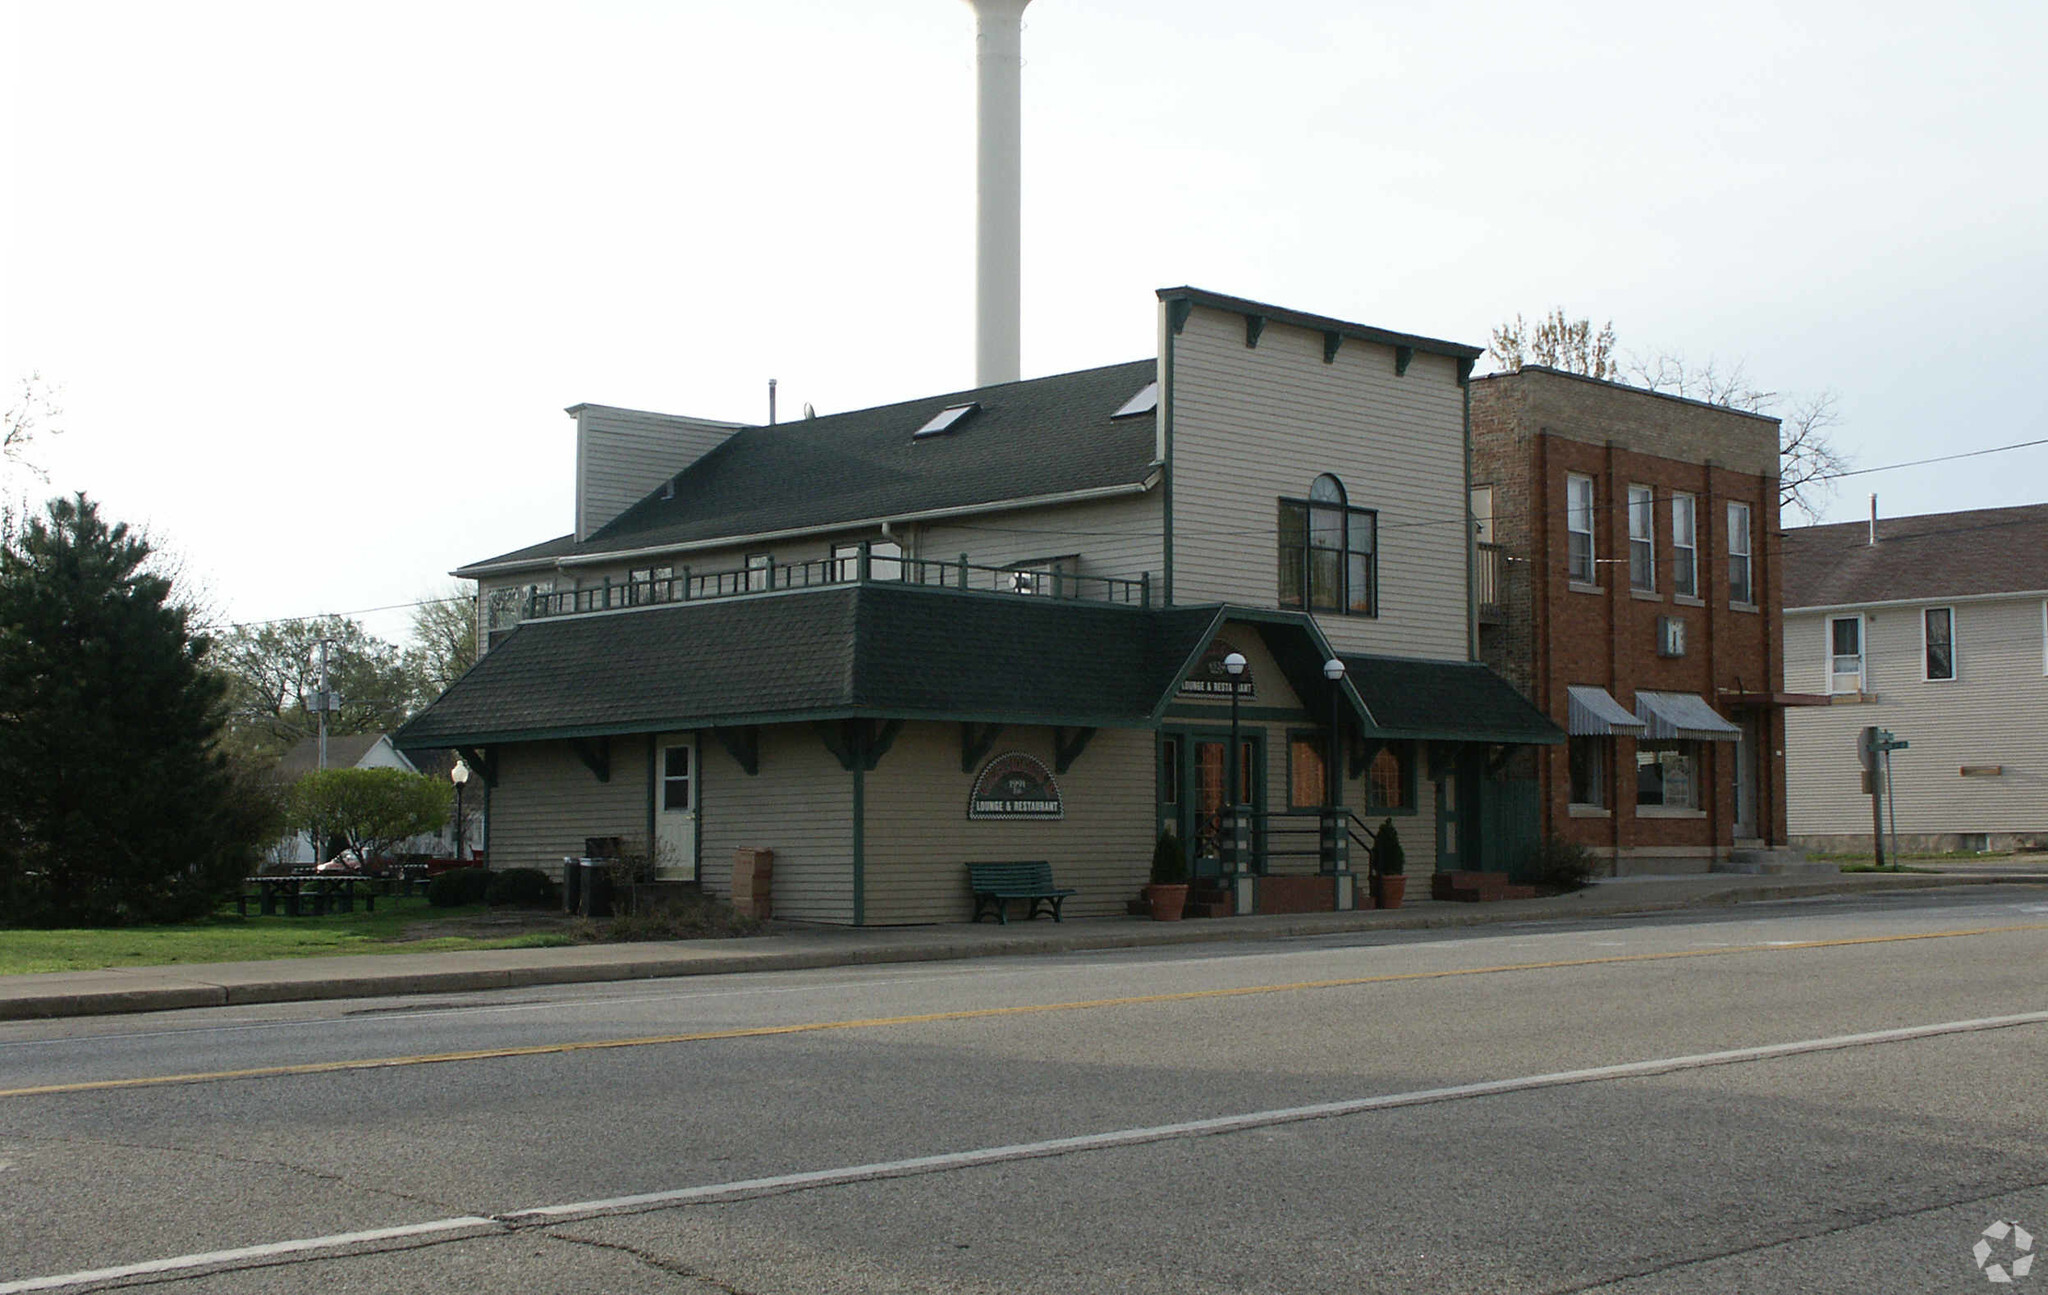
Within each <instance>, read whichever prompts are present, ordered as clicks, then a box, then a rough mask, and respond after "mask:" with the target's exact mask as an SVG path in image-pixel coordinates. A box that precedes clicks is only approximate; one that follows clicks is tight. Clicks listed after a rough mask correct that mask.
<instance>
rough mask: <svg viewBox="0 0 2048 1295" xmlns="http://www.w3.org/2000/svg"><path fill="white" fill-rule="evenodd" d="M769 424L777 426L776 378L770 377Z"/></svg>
mask: <svg viewBox="0 0 2048 1295" xmlns="http://www.w3.org/2000/svg"><path fill="white" fill-rule="evenodd" d="M768 425H769V426H770V427H773V426H775V379H773V378H770V379H768Z"/></svg>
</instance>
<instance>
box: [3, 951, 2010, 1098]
mask: <svg viewBox="0 0 2048 1295" xmlns="http://www.w3.org/2000/svg"><path fill="white" fill-rule="evenodd" d="M2029 931H2048V922H2032V923H2024V924H2016V925H2012V926H1980V927H1971V928H1966V929H1962V930H1954V931H1921V932H1916V933H1913V934H1910V935H1866V936H1858V937H1855V938H1853V939H1841V940H1802V941H1798V942H1795V943H1790V944H1780V943H1772V944H1739V945H1731V946H1728V947H1725V948H1717V949H1677V950H1672V951H1670V952H1667V953H1623V954H1613V955H1610V956H1608V957H1601V958H1563V959H1557V960H1553V961H1549V962H1510V963H1503V964H1501V965H1499V966H1492V967H1455V968H1451V969H1448V970H1443V971H1403V972H1392V973H1389V974H1386V975H1379V976H1347V977H1344V978H1343V979H1339V980H1297V981H1291V982H1289V983H1287V984H1281V985H1242V986H1239V987H1237V988H1234V989H1189V990H1181V991H1178V992H1175V993H1171V994H1132V995H1128V996H1125V997H1121V998H1089V999H1081V1000H1078V1001H1073V1002H1065V1003H1027V1004H1023V1005H1021V1006H1016V1007H971V1008H963V1009H960V1010H958V1011H951V1012H920V1013H917V1014H915V1015H910V1016H873V1017H866V1018H862V1019H859V1020H851V1021H806V1022H802V1023H800V1024H796V1025H749V1026H741V1027H738V1028H735V1029H729V1030H698V1031H693V1032H691V1033H688V1034H651V1035H643V1036H640V1037H637V1038H626V1039H587V1040H581V1041H576V1042H569V1043H536V1044H528V1045H524V1046H520V1047H509V1048H475V1049H471V1050H469V1051H465V1052H433V1053H421V1054H418V1055H414V1056H402V1057H365V1058H361V1059H358V1060H353V1061H313V1062H306V1063H304V1064H302V1065H295V1066H252V1067H250V1068H248V1069H244V1070H212V1071H199V1072H195V1073H191V1074H182V1075H147V1076H143V1077H140V1078H135V1079H93V1080H84V1081H81V1082H78V1083H70V1084H40V1085H37V1086H35V1087H31V1088H0V1098H8V1097H48V1096H53V1095H56V1094H60V1093H96V1092H107V1091H111V1090H114V1089H121V1088H155V1087H159V1086H162V1085H166V1084H202V1083H214V1082H219V1081H222V1080H229V1079H271V1078H278V1077H282V1076H287V1075H329V1074H338V1073H342V1072H345V1071H350V1070H380V1069H383V1068H385V1067H388V1066H433V1065H442V1064H445V1063H448V1062H455V1061H494V1060H499V1059H503V1058H511V1057H546V1056H556V1055H562V1054H566V1053H572V1052H596V1051H600V1050H603V1049H608V1048H651V1047H661V1046H663V1045H667V1044H676V1043H710V1042H716V1041H719V1040H722V1039H765V1038H774V1037H776V1036H778V1035H787V1034H818V1033H822V1032H824V1031H827V1030H873V1029H883V1028H887V1027H889V1026H895V1025H928V1024H932V1023H934V1022H938V1021H972V1020H982V1019H989V1018H994V1017H1002V1016H1025V1015H1031V1014H1035V1013H1045V1012H1077V1011H1091V1010H1094V1009H1097V1008H1104V1007H1139V1006H1144V1005H1146V1004H1149V1003H1187V1002H1194V1001H1197V1000H1200V999H1210V998H1245V997H1249V996H1251V995H1254V994H1290V993H1299V992H1302V991H1304V990H1313V989H1349V988H1353V987H1356V986H1359V985H1388V984H1398V983H1401V982H1404V981H1418V980H1449V979H1453V978H1455V977H1459V976H1498V975H1505V974H1508V973H1511V972H1520V971H1554V970H1561V969H1565V968H1570V967H1610V966H1615V965H1618V964H1623V963H1634V962H1668V961H1674V960H1676V959H1680V958H1725V957H1729V956H1731V955H1735V954H1745V953H1795V952H1800V951H1803V950H1809V949H1842V948H1851V947H1854V946H1858V945H1870V944H1902V943H1906V942H1909V941H1914V940H1955V939H1966V938H1970V937H1973V936H1983V935H2012V934H2017V933H2021V932H2029Z"/></svg>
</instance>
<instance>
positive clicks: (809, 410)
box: [804, 400, 818, 418]
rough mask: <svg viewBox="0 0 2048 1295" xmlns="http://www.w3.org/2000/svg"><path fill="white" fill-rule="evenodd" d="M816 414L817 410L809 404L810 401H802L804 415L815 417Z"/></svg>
mask: <svg viewBox="0 0 2048 1295" xmlns="http://www.w3.org/2000/svg"><path fill="white" fill-rule="evenodd" d="M817 416H818V411H817V410H816V409H814V408H813V407H812V406H811V402H810V401H808V400H806V401H804V417H805V418H816V417H817Z"/></svg>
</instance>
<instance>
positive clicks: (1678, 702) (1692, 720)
mask: <svg viewBox="0 0 2048 1295" xmlns="http://www.w3.org/2000/svg"><path fill="white" fill-rule="evenodd" d="M1636 714H1638V715H1640V716H1642V718H1643V722H1644V724H1645V725H1646V726H1647V727H1646V728H1645V730H1644V732H1643V736H1644V737H1646V738H1649V739H1650V740H1652V741H1660V740H1666V741H1668V740H1670V739H1673V738H1681V739H1689V740H1691V741H1695V742H1733V741H1735V740H1736V739H1737V738H1740V737H1741V736H1742V730H1741V729H1739V728H1737V727H1736V726H1735V725H1733V724H1730V723H1729V722H1728V721H1727V720H1725V719H1722V718H1721V717H1720V716H1719V715H1717V714H1715V713H1714V708H1713V707H1712V706H1709V705H1707V701H1706V698H1704V697H1702V696H1700V695H1699V694H1698V693H1694V692H1642V691H1638V692H1637V693H1636Z"/></svg>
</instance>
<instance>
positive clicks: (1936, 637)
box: [1920, 607, 1956, 679]
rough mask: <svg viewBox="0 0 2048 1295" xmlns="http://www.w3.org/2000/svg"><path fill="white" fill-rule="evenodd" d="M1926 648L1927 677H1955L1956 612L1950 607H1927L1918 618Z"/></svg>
mask: <svg viewBox="0 0 2048 1295" xmlns="http://www.w3.org/2000/svg"><path fill="white" fill-rule="evenodd" d="M1920 629H1921V634H1922V636H1923V638H1924V639H1925V645H1926V649H1927V677H1928V678H1929V679H1953V678H1955V677H1956V613H1955V609H1954V608H1952V607H1929V608H1928V609H1927V611H1926V612H1925V613H1924V614H1923V615H1922V616H1921V618H1920Z"/></svg>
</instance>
